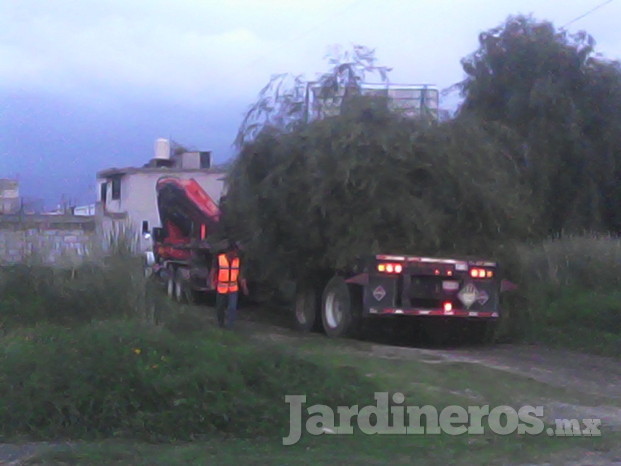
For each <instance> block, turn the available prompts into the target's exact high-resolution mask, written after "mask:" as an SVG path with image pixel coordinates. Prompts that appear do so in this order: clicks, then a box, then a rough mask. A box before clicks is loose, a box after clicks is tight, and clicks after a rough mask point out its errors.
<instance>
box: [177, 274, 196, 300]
mask: <svg viewBox="0 0 621 466" xmlns="http://www.w3.org/2000/svg"><path fill="white" fill-rule="evenodd" d="M174 288H175V301H177V302H178V303H188V304H193V303H194V302H195V297H194V292H193V291H192V289H191V288H190V286H189V284H188V282H187V280H186V278H185V277H184V276H183V270H182V267H179V268H177V271H176V273H175V285H174Z"/></svg>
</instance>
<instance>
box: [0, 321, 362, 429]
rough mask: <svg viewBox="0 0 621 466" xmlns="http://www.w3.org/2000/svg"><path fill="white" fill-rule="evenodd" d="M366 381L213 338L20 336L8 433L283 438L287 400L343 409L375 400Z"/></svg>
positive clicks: (5, 357) (4, 419) (5, 359)
mask: <svg viewBox="0 0 621 466" xmlns="http://www.w3.org/2000/svg"><path fill="white" fill-rule="evenodd" d="M373 391H374V386H373V384H372V382H371V381H370V380H365V379H364V378H363V377H360V376H358V374H357V373H355V372H353V371H350V370H346V369H343V368H338V367H330V366H320V365H318V364H315V363H313V362H311V361H307V360H304V359H301V358H299V357H298V356H296V354H295V353H293V354H291V353H290V352H288V351H287V350H286V348H283V347H276V346H269V345H263V346H262V347H257V346H256V345H252V344H249V343H247V342H245V341H244V339H243V338H242V337H240V336H238V335H235V334H231V333H227V332H222V331H220V330H213V331H208V332H203V333H202V334H195V335H185V336H184V337H183V338H179V337H178V336H176V335H175V334H173V333H171V332H170V331H168V330H166V329H164V328H157V327H153V326H148V325H144V324H139V323H132V322H126V321H105V322H98V323H92V324H88V325H83V326H80V327H78V328H63V327H58V326H50V325H39V326H37V327H35V328H31V329H24V330H20V331H15V332H12V333H11V334H10V335H8V336H5V337H4V338H2V340H1V347H0V399H1V400H2V404H0V435H2V436H3V437H5V438H11V437H16V436H23V435H26V436H30V437H33V438H39V439H49V438H73V439H80V438H91V439H92V438H103V437H134V438H144V439H149V440H175V439H183V440H189V439H193V438H197V437H200V436H201V435H208V434H215V433H219V434H226V435H234V436H238V437H244V436H256V435H263V434H278V433H279V432H280V431H282V430H283V429H284V428H285V426H286V425H287V422H286V421H287V419H288V409H287V406H286V405H285V404H284V403H283V398H284V395H285V394H288V393H307V394H308V395H309V397H311V398H313V399H316V400H317V402H321V403H325V404H329V405H338V404H343V403H348V404H349V403H350V402H351V401H352V400H368V401H371V400H372V399H373V398H372V394H373Z"/></svg>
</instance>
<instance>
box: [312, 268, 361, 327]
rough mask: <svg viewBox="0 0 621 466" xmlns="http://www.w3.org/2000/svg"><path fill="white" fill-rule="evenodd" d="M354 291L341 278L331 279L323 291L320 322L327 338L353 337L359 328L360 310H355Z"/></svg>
mask: <svg viewBox="0 0 621 466" xmlns="http://www.w3.org/2000/svg"><path fill="white" fill-rule="evenodd" d="M357 301H358V300H357V299H355V296H354V290H353V289H352V288H350V287H349V286H348V285H347V283H345V280H344V279H343V278H342V277H338V276H337V277H333V278H332V279H331V280H330V281H329V282H328V284H327V285H326V287H325V289H324V291H323V297H322V301H321V320H322V323H323V329H324V330H325V332H326V335H328V336H329V337H343V336H353V335H354V334H355V333H356V332H357V330H358V327H359V321H360V318H359V317H360V312H359V311H360V309H357V308H356V307H357V306H356V303H357Z"/></svg>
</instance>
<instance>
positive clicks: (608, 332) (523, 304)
mask: <svg viewBox="0 0 621 466" xmlns="http://www.w3.org/2000/svg"><path fill="white" fill-rule="evenodd" d="M505 256H506V260H505V263H506V264H507V267H506V269H508V270H509V272H510V273H511V274H512V277H511V278H512V279H513V280H515V281H516V282H517V283H518V284H519V286H520V289H519V290H518V291H517V293H513V295H508V296H506V302H505V308H506V309H507V311H508V312H507V314H508V319H506V321H505V322H504V328H503V331H504V334H505V336H506V337H508V338H518V339H526V340H531V341H540V342H544V343H546V344H549V345H554V346H561V347H568V348H572V349H578V350H585V351H589V352H592V353H597V354H604V355H610V356H617V355H618V354H619V350H620V349H621V291H619V290H621V239H620V238H617V237H612V236H600V235H583V236H568V237H563V238H558V239H554V240H548V241H544V242H542V243H539V244H534V245H520V246H518V247H516V248H515V249H514V250H512V251H511V252H510V253H505Z"/></svg>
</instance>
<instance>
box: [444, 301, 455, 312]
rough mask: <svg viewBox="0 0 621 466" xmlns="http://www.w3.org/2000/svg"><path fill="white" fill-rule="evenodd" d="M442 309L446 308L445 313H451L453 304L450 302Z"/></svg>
mask: <svg viewBox="0 0 621 466" xmlns="http://www.w3.org/2000/svg"><path fill="white" fill-rule="evenodd" d="M442 307H443V308H444V312H449V311H452V310H453V304H452V303H449V302H446V303H444V304H443V306H442Z"/></svg>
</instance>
